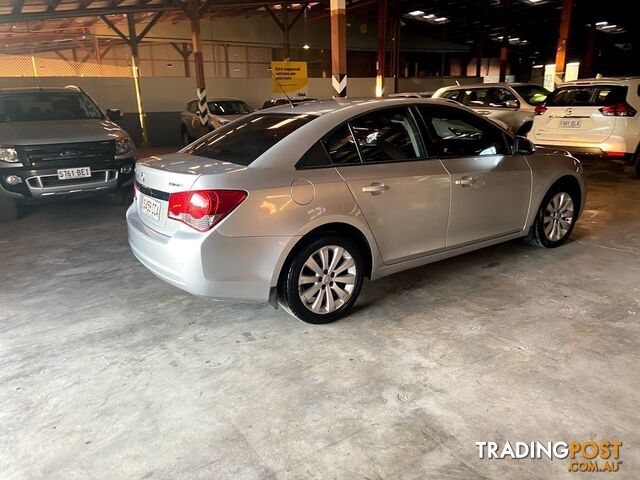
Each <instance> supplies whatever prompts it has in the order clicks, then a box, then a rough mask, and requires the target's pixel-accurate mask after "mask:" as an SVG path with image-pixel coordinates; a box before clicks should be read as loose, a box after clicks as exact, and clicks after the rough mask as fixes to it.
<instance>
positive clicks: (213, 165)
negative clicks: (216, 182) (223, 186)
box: [136, 153, 246, 236]
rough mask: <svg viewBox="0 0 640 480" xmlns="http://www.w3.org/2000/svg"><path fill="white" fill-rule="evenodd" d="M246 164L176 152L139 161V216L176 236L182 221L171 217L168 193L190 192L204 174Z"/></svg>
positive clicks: (153, 227)
mask: <svg viewBox="0 0 640 480" xmlns="http://www.w3.org/2000/svg"><path fill="white" fill-rule="evenodd" d="M245 168H246V167H243V166H242V165H235V164H233V163H228V162H220V161H216V160H211V159H209V158H204V157H198V156H196V155H188V154H185V153H173V154H169V155H163V156H158V157H149V158H145V159H143V160H140V161H139V162H138V163H137V164H136V183H137V185H138V188H137V190H138V191H137V195H136V204H137V207H138V211H139V212H140V219H141V220H142V222H143V223H144V224H145V225H146V226H148V227H149V228H151V229H153V230H155V231H156V232H159V233H161V234H163V235H169V236H170V235H173V234H174V233H175V232H176V231H177V230H178V228H179V226H180V222H177V221H174V220H171V219H169V216H168V212H169V195H170V194H171V193H175V192H187V191H189V190H191V189H192V187H193V185H194V184H195V182H196V180H197V179H198V178H199V177H200V176H202V175H215V174H221V173H229V172H233V171H237V170H243V169H245Z"/></svg>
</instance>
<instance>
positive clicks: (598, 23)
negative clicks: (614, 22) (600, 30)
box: [596, 22, 609, 27]
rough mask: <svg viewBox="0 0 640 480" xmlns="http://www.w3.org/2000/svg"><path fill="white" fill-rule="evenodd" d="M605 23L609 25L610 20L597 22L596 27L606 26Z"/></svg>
mask: <svg viewBox="0 0 640 480" xmlns="http://www.w3.org/2000/svg"><path fill="white" fill-rule="evenodd" d="M605 25H609V22H596V27H604V26H605Z"/></svg>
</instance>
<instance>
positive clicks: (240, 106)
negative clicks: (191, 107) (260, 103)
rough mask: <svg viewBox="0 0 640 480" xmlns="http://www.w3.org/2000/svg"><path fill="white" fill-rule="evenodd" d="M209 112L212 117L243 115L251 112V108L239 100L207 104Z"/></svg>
mask: <svg viewBox="0 0 640 480" xmlns="http://www.w3.org/2000/svg"><path fill="white" fill-rule="evenodd" d="M207 103H208V104H209V111H210V112H211V113H213V114H214V115H244V114H247V113H251V112H253V110H252V109H251V107H250V106H249V105H247V104H246V103H244V102H241V101H239V100H223V101H214V102H207Z"/></svg>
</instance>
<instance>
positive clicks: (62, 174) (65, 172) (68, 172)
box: [58, 167, 91, 180]
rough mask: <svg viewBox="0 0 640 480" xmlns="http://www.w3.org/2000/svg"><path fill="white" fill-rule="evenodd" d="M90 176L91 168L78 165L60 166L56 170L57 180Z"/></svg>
mask: <svg viewBox="0 0 640 480" xmlns="http://www.w3.org/2000/svg"><path fill="white" fill-rule="evenodd" d="M90 176H91V168H89V167H78V168H61V169H60V170H58V179H59V180H71V179H74V178H88V177H90Z"/></svg>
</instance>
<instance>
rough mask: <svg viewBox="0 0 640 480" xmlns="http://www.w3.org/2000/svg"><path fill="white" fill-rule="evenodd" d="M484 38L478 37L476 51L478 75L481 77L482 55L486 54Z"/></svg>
mask: <svg viewBox="0 0 640 480" xmlns="http://www.w3.org/2000/svg"><path fill="white" fill-rule="evenodd" d="M483 43H484V39H483V38H482V37H480V38H479V39H478V51H477V52H476V55H477V56H476V77H477V78H480V77H481V73H482V70H481V69H482V56H483V55H484V52H483V51H482V50H483V46H484V45H483Z"/></svg>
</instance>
